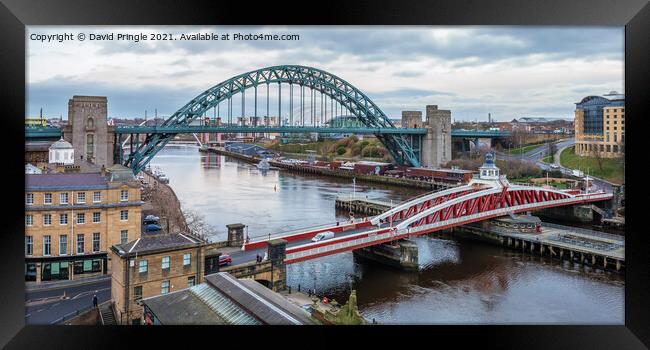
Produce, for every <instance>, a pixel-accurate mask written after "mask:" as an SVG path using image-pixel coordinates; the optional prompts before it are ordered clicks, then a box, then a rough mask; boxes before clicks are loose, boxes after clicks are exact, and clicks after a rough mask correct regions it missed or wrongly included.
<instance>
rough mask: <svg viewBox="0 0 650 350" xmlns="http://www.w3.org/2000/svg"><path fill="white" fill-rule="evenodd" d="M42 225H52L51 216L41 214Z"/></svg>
mask: <svg viewBox="0 0 650 350" xmlns="http://www.w3.org/2000/svg"><path fill="white" fill-rule="evenodd" d="M43 225H45V226H50V225H52V214H43Z"/></svg>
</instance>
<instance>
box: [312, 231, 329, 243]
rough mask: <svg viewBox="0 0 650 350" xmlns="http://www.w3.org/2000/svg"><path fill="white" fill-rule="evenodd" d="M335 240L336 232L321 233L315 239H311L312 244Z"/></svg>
mask: <svg viewBox="0 0 650 350" xmlns="http://www.w3.org/2000/svg"><path fill="white" fill-rule="evenodd" d="M330 238H334V232H332V231H325V232H320V233H319V234H317V235H316V236H314V238H312V239H311V241H312V242H318V241H323V240H326V239H330Z"/></svg>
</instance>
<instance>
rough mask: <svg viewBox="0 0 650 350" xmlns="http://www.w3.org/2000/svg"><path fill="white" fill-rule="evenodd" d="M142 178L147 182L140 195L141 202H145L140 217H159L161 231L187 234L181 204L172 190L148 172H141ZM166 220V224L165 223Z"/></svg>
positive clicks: (187, 230)
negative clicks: (141, 197)
mask: <svg viewBox="0 0 650 350" xmlns="http://www.w3.org/2000/svg"><path fill="white" fill-rule="evenodd" d="M142 176H143V177H144V179H145V181H147V182H148V184H147V186H146V188H145V190H144V191H143V194H142V196H143V200H145V205H144V207H143V208H142V216H143V217H145V216H146V215H149V214H153V215H156V216H158V217H160V219H161V221H160V224H161V225H162V227H163V230H168V231H169V232H179V231H181V232H187V233H189V227H188V225H187V220H186V218H185V215H184V214H183V210H182V208H181V202H180V200H179V199H178V196H176V193H175V192H174V190H173V189H172V188H171V187H170V186H169V185H167V184H164V183H162V182H160V181H159V180H158V179H157V178H156V177H155V176H153V175H152V174H151V173H149V172H146V171H142ZM166 220H167V222H165V221H166Z"/></svg>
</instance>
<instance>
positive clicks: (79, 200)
mask: <svg viewBox="0 0 650 350" xmlns="http://www.w3.org/2000/svg"><path fill="white" fill-rule="evenodd" d="M77 203H81V204H83V203H86V192H77Z"/></svg>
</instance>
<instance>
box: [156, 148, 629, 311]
mask: <svg viewBox="0 0 650 350" xmlns="http://www.w3.org/2000/svg"><path fill="white" fill-rule="evenodd" d="M152 163H153V165H154V166H160V167H161V168H162V169H163V170H164V171H165V173H166V174H167V175H168V177H169V178H170V185H171V186H172V187H173V188H174V190H175V191H176V193H177V195H178V197H179V198H180V199H181V201H182V202H183V205H184V206H185V207H188V208H190V209H193V210H196V211H198V212H200V213H201V214H203V215H205V217H206V221H207V222H208V223H210V224H211V225H213V226H215V227H216V228H217V229H219V230H220V233H219V235H217V237H215V239H225V238H226V232H225V225H227V224H231V223H235V222H241V223H243V224H245V225H248V226H249V233H250V234H251V236H254V235H263V234H266V233H268V232H278V231H281V230H289V229H294V228H299V227H304V226H310V225H317V224H323V223H329V222H333V221H336V220H337V219H338V220H344V219H346V217H347V213H345V212H341V211H339V212H337V211H336V210H335V208H334V199H335V198H336V196H337V195H340V194H346V195H347V194H349V193H350V192H352V183H351V182H349V181H347V180H344V179H333V178H323V177H318V176H302V175H297V174H293V173H288V172H284V171H278V170H268V171H266V172H261V171H260V170H258V169H257V168H256V167H255V166H254V165H251V164H248V163H244V162H240V161H238V160H235V159H229V158H225V157H222V156H219V155H216V154H207V155H205V154H200V153H199V152H198V150H197V148H196V147H167V148H165V149H164V150H163V151H161V152H160V154H159V155H157V156H156V158H155V159H154V161H153V162H152ZM356 191H357V195H360V196H366V195H368V196H369V197H371V198H382V199H384V200H391V199H392V200H393V201H394V202H395V203H397V202H400V201H402V200H404V199H407V198H409V197H412V196H414V195H417V194H418V193H420V191H419V190H413V189H405V188H394V187H380V186H377V185H367V184H362V183H357V185H356ZM415 242H416V243H417V245H418V249H419V263H420V269H419V271H417V272H404V271H399V270H396V269H393V268H390V267H386V266H383V265H379V264H375V263H370V262H368V261H366V260H358V259H356V258H354V256H353V254H352V253H349V252H348V253H343V254H338V255H333V256H328V257H323V258H319V259H317V260H313V261H305V262H301V263H298V264H293V265H290V266H288V267H287V283H288V284H289V285H291V286H292V287H293V288H294V289H297V288H298V286H299V285H300V287H301V289H306V288H316V290H317V292H318V293H319V294H325V295H327V296H328V297H333V298H335V299H337V300H340V301H344V300H346V299H347V296H348V294H349V291H350V289H351V288H355V289H356V290H357V296H358V303H359V309H360V311H361V313H362V315H364V317H366V318H367V319H372V318H375V319H376V320H377V321H378V322H380V323H425V324H434V323H459V324H486V323H487V324H490V323H499V324H504V323H505V324H507V323H551V324H557V323H561V324H575V323H580V324H622V323H623V317H624V313H623V306H624V296H623V293H624V280H623V278H622V276H620V275H615V274H611V273H607V272H602V271H600V270H594V271H591V270H590V269H589V268H584V267H579V266H577V265H573V264H570V263H568V262H564V263H560V262H558V261H551V260H548V259H547V258H546V259H542V258H537V257H530V256H528V255H523V254H520V253H517V252H513V251H510V250H504V249H503V248H501V247H498V246H493V245H489V244H485V243H478V242H468V241H459V240H456V239H454V238H448V239H439V238H433V237H420V238H417V239H415Z"/></svg>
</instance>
